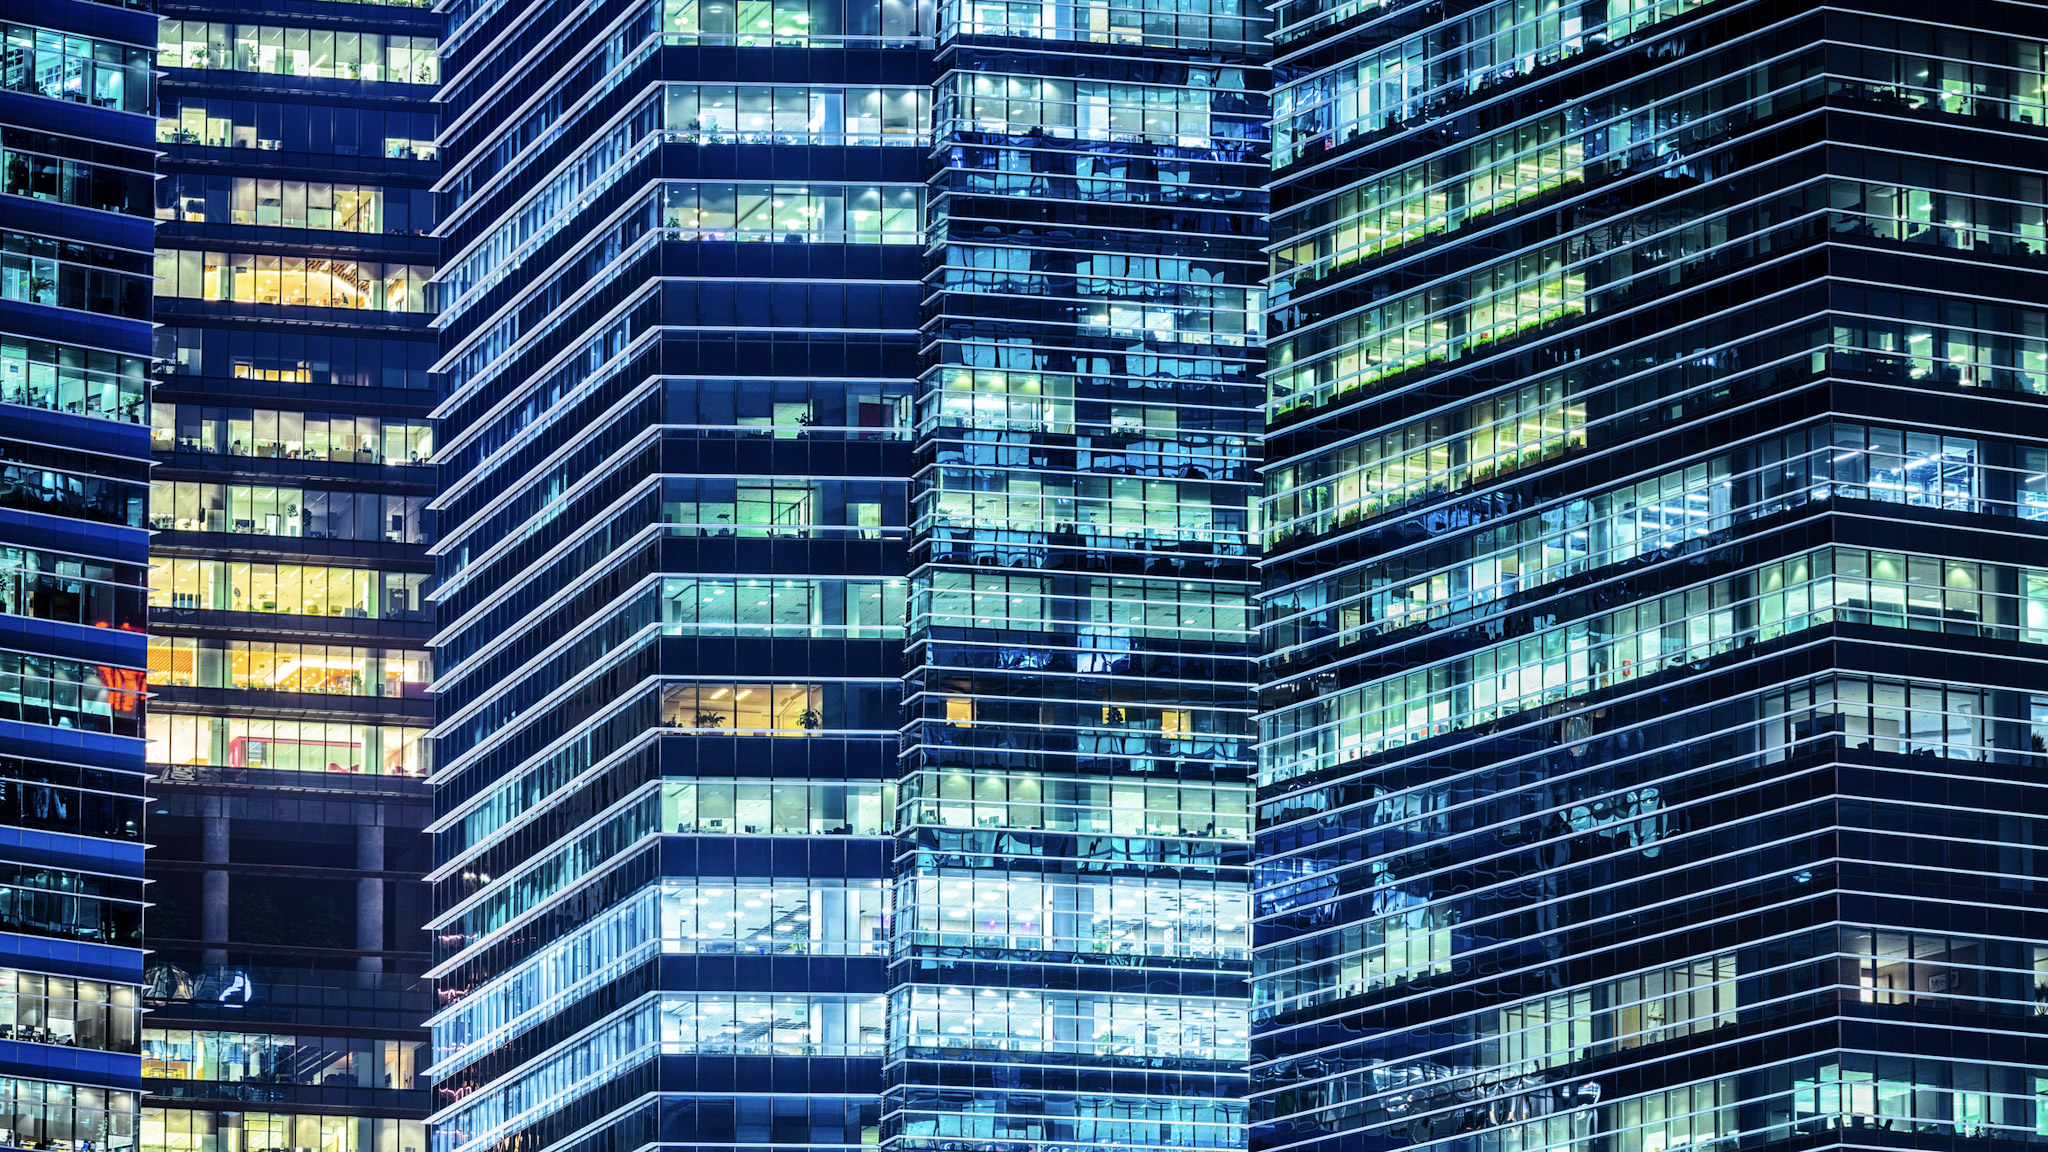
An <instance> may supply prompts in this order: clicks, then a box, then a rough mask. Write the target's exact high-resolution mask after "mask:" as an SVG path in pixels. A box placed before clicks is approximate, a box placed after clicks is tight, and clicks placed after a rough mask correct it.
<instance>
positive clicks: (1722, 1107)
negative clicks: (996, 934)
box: [1250, 0, 2048, 1152]
mask: <svg viewBox="0 0 2048 1152" xmlns="http://www.w3.org/2000/svg"><path fill="white" fill-rule="evenodd" d="M1276 14H1277V19H1278V34H1277V42H1276V57H1275V60H1276V62H1275V71H1276V78H1275V97H1274V104H1275V117H1274V140H1273V162H1274V165H1275V173H1274V184H1273V187H1272V195H1273V205H1272V212H1273V219H1272V236H1271V243H1272V250H1273V253H1274V257H1275V264H1274V277H1273V279H1272V281H1271V286H1270V296H1269V298H1268V301H1267V304H1268V308H1269V314H1268V320H1269V329H1270V334H1271V337H1272V341H1271V346H1270V361H1271V363H1270V370H1269V381H1270V385H1271V390H1272V399H1273V412H1272V426H1271V428H1270V432H1269V439H1268V445H1267V452H1268V464H1267V478H1268V484H1267V496H1266V502H1265V508H1266V516H1265V530H1266V532H1267V534H1268V539H1267V546H1268V561H1267V564H1268V582H1267V590H1266V593H1265V605H1266V611H1265V614H1264V623H1263V627H1264V643H1263V651H1264V659H1265V661H1266V666H1265V674H1266V681H1265V686H1264V689H1263V692H1264V696H1263V699H1262V716H1261V726H1262V728H1261V741H1262V743H1261V755H1260V766H1259V767H1260V778H1259V807H1260V818H1259V825H1258V832H1257V837H1258V854H1257V855H1258V863H1257V865H1256V867H1257V879H1256V886H1257V917H1258V941H1259V943H1258V946H1257V950H1256V951H1257V968H1258V976H1257V977H1256V979H1255V981H1254V987H1253V992H1254V1009H1253V1053H1252V1061H1253V1063H1252V1095H1251V1112H1252V1123H1253V1127H1252V1133H1251V1141H1250V1143H1251V1147H1252V1148H1253V1149H1255V1150H1257V1152H1281V1150H1284V1149H1317V1150H1329V1152H1336V1150H1364V1149H1387V1148H1395V1147H1403V1146H1417V1145H1430V1146H1433V1147H1437V1148H1445V1149H1451V1148H1455V1149H1459V1150H1467V1149H1469V1150H1481V1149H1485V1150H1494V1149H1499V1150H1503V1152H1505V1150H1511V1149H1529V1148H1538V1147H1543V1148H1548V1147H1559V1146H1563V1145H1566V1144H1568V1143H1569V1144H1572V1145H1574V1146H1584V1147H1593V1148H1604V1149H1612V1150H1613V1152H1657V1150H1660V1149H1670V1148H1673V1147H1679V1146H1690V1147H1695V1148H1697V1147H1702V1146H1715V1147H1723V1148H1726V1147H1734V1146H1737V1145H1740V1146H1742V1147H1745V1148H1749V1147H1759V1148H1760V1147H1766V1146H1770V1147H1794V1146H1811V1145H1814V1144H1821V1143H1829V1144H1833V1143H1859V1144H1868V1143H1886V1144H1891V1143H1897V1142H1899V1141H1913V1142H1914V1143H1915V1144H1916V1146H1921V1147H1956V1146H1961V1142H1962V1141H1965V1140H1973V1141H1974V1140H1985V1139H1989V1140H1994V1141H2022V1140H2025V1141H2032V1140H2037V1139H2039V1138H2040V1137H2039V1135H2038V1134H2039V1133H2040V1132H2042V1131H2044V1130H2048V1129H2044V1128H2043V1124H2044V1122H2048V1113H2044V1112H2043V1111H2042V1109H2043V1104H2042V1103H2041V1097H2040V1095H2039V1094H2040V1091H2041V1086H2042V1085H2043V1084H2044V1083H2048V1064H2044V1060H2048V1055H2044V1048H2043V1030H2042V1017H2041V1016H2040V1011H2041V1009H2040V1008H2039V1007H2038V1005H2039V1004H2040V1003H2041V997H2042V995H2043V992H2042V989H2043V988H2044V987H2048V983H2044V976H2043V973H2048V945H2044V944H2043V941H2048V919H2044V915H2048V913H2044V909H2043V906H2042V904H2041V901H2040V899H2039V896H2038V894H2036V893H2035V892H2034V879H2033V878H2034V875H2035V873H2036V871H2037V869H2036V867H2035V866H2034V864H2033V863H2031V862H2030V859H2029V858H2028V857H2027V855H2026V852H2025V850H2024V848H2023V847H2022V846H2023V845H2025V844H2029V843H2032V842H2034V841H2036V840H2038V839H2039V838H2040V837H2041V835H2042V832H2043V829H2042V827H2041V826H2040V814H2041V813H2042V812H2043V811H2044V804H2043V797H2042V794H2041V792H2040V790H2039V783H2040V770H2041V768H2042V766H2043V749H2044V746H2048V745H2044V740H2048V695H2044V694H2043V693H2044V690H2048V661H2044V659H2043V654H2044V650H2043V648H2042V647H2041V645H2042V644H2043V643H2044V642H2048V630H2044V625H2048V538H2044V533H2043V523H2044V519H2048V481H2044V480H2043V476H2044V474H2048V408H2044V406H2043V404H2042V397H2043V396H2044V395H2048V342H2044V337H2048V316H2044V309H2043V303H2042V302H2043V301H2044V300H2048V277H2044V269H2048V265H2044V257H2048V233H2044V230H2043V218H2042V211H2043V210H2042V190H2043V172H2044V169H2048V136H2044V128H2043V125H2044V124H2048V115H2044V113H2048V106H2044V102H2043V101H2044V91H2043V80H2044V75H2043V45H2042V40H2041V36H2042V25H2041V22H2040V10H2039V9H2038V8H2036V7H2032V6H2028V5H2022V4H2014V3H2000V2H1964V3H1959V4H1954V5H1947V6H1944V7H1943V8H1942V9H1941V10H1940V11H1939V12H1935V11H1932V10H1926V11H1915V12H1911V13H1908V12H1905V11H1904V10H1903V9H1899V8H1896V7H1894V6H1888V5H1875V4H1852V5H1849V6H1847V7H1840V6H1838V7H1831V8H1824V7H1822V6H1819V5H1814V4H1806V3H1798V2H1783V3H1781V2H1776V0H1706V2H1698V0H1682V2H1662V0H1660V2H1655V3H1628V4H1611V3H1605V2H1602V0H1573V2H1569V3H1565V4H1562V5H1547V6H1538V5H1534V4H1529V3H1524V2H1522V0H1499V2H1487V3H1469V4H1458V5H1444V6H1432V7H1417V6H1412V5H1393V6H1384V7H1373V6H1367V5H1359V4H1345V5H1321V4H1311V3H1301V4H1292V3H1290V4H1283V5H1281V6H1280V7H1279V8H1278V9H1277V10H1276Z"/></svg>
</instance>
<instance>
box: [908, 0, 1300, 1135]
mask: <svg viewBox="0 0 2048 1152" xmlns="http://www.w3.org/2000/svg"><path fill="white" fill-rule="evenodd" d="M937 32H938V38H939V52H938V58H937V63H936V66H935V87H934V107H935V115H934V130H935V132H936V134H937V140H936V141H935V148H934V151H933V175H932V182H931V196H932V201H931V206H930V215H931V219H932V226H931V232H930V241H929V244H930V257H929V259H930V265H929V268H928V270H927V273H926V279H925V293H926V299H927V311H926V317H925V326H924V343H925V349H924V351H925V362H924V364H923V371H924V375H923V377H922V380H921V383H920V387H919V423H918V436H919V439H918V455H917V460H916V467H917V485H916V488H915V490H914V492H915V495H914V503H913V525H914V542H913V546H912V554H911V559H912V563H913V564H914V565H915V567H914V568H913V571H912V583H911V588H912V593H911V614H910V637H909V639H910V648H909V652H908V658H907V660H906V667H907V669H908V678H907V680H906V683H905V707H904V740H903V757H902V771H903V779H902V784H901V788H902V800H903V806H902V810H901V811H902V821H903V824H902V828H901V833H900V838H899V841H898V843H897V846H896V886H895V893H894V920H893V922H892V931H891V938H892V940H893V951H892V955H891V968H890V976H891V988H892V991H891V1001H890V1010H891V1017H890V1029H889V1073H890V1076H889V1097H888V1108H887V1112H886V1114H885V1116H884V1123H883V1139H884V1144H885V1146H887V1147H890V1148H895V1149H904V1150H909V1149H934V1150H937V1149H954V1148H970V1147H971V1148H980V1147H988V1148H1005V1149H1032V1148H1041V1147H1045V1148H1054V1147H1057V1148H1076V1147H1114V1148H1148V1147H1183V1148H1185V1147H1218V1148H1231V1147H1237V1146H1238V1145H1239V1144H1240V1142H1241V1140H1242V1119H1243V1111H1242V1105H1241V1104H1240V1103H1239V1100H1238V1097H1239V1096H1240V1095H1241V1093H1242V1089H1243V1079H1242V1077H1243V1072H1242V1062H1243V1058H1244V1053H1245V1046H1246V1022H1245V1006H1246V1000H1245V996H1246V991H1245V983H1244V981H1245V977H1246V975H1247V974H1248V971H1249V965H1248V947H1247V943H1248V922H1249V917H1250V908H1249V901H1248V890H1247V881H1248V874H1247V872H1246V868H1245V866H1246V864H1247V852H1248V848H1249V844H1248V837H1249V831H1250V826H1249V816H1248V813H1247V802H1248V800H1249V798H1250V776H1251V769H1252V744H1251V739H1250V737H1251V724H1250V719H1251V716H1250V712H1251V709H1250V705H1251V683H1252V680H1253V677H1254V673H1255V662H1254V659H1253V656H1254V653H1253V649H1252V646H1251V641H1252V634H1251V631H1250V626H1249V622H1248V616H1247V609H1248V607H1249V602H1250V598H1251V593H1252V591H1253V590H1254V587H1255V584H1254V581H1255V576H1256V573H1255V570H1254V568H1253V562H1254V560H1255V558H1256V555H1255V551H1254V549H1255V547H1256V545H1255V541H1254V538H1253V537H1252V535H1251V512H1252V505H1253V503H1254V500H1255V498H1256V480H1257V476H1256V472H1255V468H1256V465H1257V446H1258V445H1257V441H1258V432H1259V420H1260V414H1259V405H1260V401H1261V400H1262V399H1263V396H1262V394H1261V392H1260V388H1259V380H1258V370H1259V367H1260V362H1259V359H1258V356H1259V352H1258V339H1257V337H1258V326H1259V297H1260V292H1259V281H1260V278H1261V276H1262V275H1263V271H1264V269H1263V261H1262V259H1261V254H1260V251H1259V237H1260V226H1261V220H1260V213H1261V210H1262V207H1263V202H1264V200H1263V196H1262V195H1261V194H1260V191H1259V186H1260V184H1261V182H1262V181H1263V179H1264V177H1265V165H1264V136H1265V131H1264V128H1265V125H1264V119H1265V108H1264V100H1263V88H1264V82H1265V74H1264V71H1263V69H1262V68H1260V67H1259V66H1258V64H1259V62H1260V60H1261V59H1262V57H1263V54H1264V47H1265V45H1264V42H1263V37H1264V33H1265V22H1264V19H1263V14H1262V13H1258V12H1257V11H1256V10H1254V9H1253V8H1252V7H1251V6H1246V5H1239V4H1237V3H1234V2H1232V0H1215V2H1213V3H1211V2H1197V3H1192V4H1190V3H1181V4H1170V5H1157V6H1147V7H1146V8H1144V9H1142V10H1141V9H1139V8H1137V7H1131V8H1123V7H1116V6H1112V5H1110V4H1107V3H1075V4H1068V3H1059V4H1046V5H1029V6H1020V5H1008V6H1002V5H987V4H962V3H952V2H947V3H942V4H941V5H940V7H939V10H938V27H937Z"/></svg>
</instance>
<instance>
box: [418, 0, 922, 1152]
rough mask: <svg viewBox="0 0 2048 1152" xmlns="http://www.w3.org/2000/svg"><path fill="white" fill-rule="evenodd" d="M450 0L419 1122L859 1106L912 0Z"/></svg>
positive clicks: (896, 389) (880, 986)
mask: <svg viewBox="0 0 2048 1152" xmlns="http://www.w3.org/2000/svg"><path fill="white" fill-rule="evenodd" d="M444 15H445V17H446V20H447V25H446V32H445V38H444V41H443V44H442V51H443V68H444V72H445V79H446V84H445V88H444V99H445V101H446V104H445V107H446V113H447V129H446V133H445V135H444V137H443V142H444V145H445V146H446V149H447V151H446V153H445V159H446V164H447V170H446V176H445V177H444V179H443V182H442V185H441V187H442V196H443V199H444V203H445V208H446V218H445V221H444V223H443V224H442V226H441V234H442V236H443V239H444V244H445V254H446V262H445V264H444V266H443V273H442V279H441V293H442V295H441V319H440V324H441V327H442V334H443V359H442V361H441V365H440V367H441V370H442V371H443V372H444V373H445V378H446V381H447V392H448V395H447V400H446V401H445V403H444V405H443V407H442V409H441V418H442V424H441V431H442V436H443V440H442V443H441V445H440V448H439V451H440V460H441V469H442V476H443V494H442V496H441V497H440V501H439V504H438V505H437V515H438V518H439V527H440V542H439V544H438V545H437V546H436V547H437V551H438V554H439V561H440V563H439V571H440V576H441V581H440V585H439V588H438V590H437V592H436V597H437V600H438V608H439V612H440V627H441V632H440V635H439V638H438V642H437V649H436V652H437V661H438V665H437V676H438V680H437V691H438V696H439V700H440V707H441V715H440V720H439V724H438V726H437V728H436V729H435V736H436V758H437V759H436V769H435V771H436V785H437V787H436V793H437V796H438V811H437V817H436V822H435V824H434V833H435V837H436V860H437V870H436V872H435V873H434V874H433V876H432V881H433V885H434V891H435V903H436V918H435V920H434V922H433V935H434V939H435V948H436V954H435V967H434V969H433V974H434V975H435V976H436V977H437V978H438V979H439V981H440V989H441V1007H440V1010H439V1012H438V1014H437V1015H436V1016H435V1017H434V1019H433V1032H434V1045H435V1048H434V1066H433V1076H434V1079H435V1082H436V1088H437V1091H438V1093H439V1098H438V1100H437V1104H438V1106H439V1109H440V1111H439V1112H438V1114H437V1117H436V1119H437V1127H436V1130H435V1135H434V1142H435V1147H436V1149H438V1150H442V1152H482V1150H484V1149H496V1150H509V1149H514V1148H519V1149H534V1150H538V1149H543V1148H561V1149H568V1148H577V1149H586V1148H587V1149H593V1150H596V1149H621V1150H624V1149H632V1148H639V1147H643V1146H646V1145H648V1144H651V1143H653V1142H656V1141H659V1142H661V1143H662V1144H664V1145H669V1146H678V1147H691V1146H701V1147H706V1148H733V1147H736V1146H737V1147H761V1146H766V1145H778V1146H801V1147H812V1148H858V1147H860V1146H863V1145H870V1144H873V1143H874V1142H875V1140H876V1135H877V1132H878V1130H879V1126H880V1116H881V1094H880V1090H881V1080H882V1076H881V1067H882V1055H883V1043H882V1037H883V1029H884V1024H885V1019H886V1007H885V1006H886V999H885V997H886V991H887V988H886V975H885V970H884V966H883V959H882V958H883V952H884V948H885V946H886V943H887V941H886V939H885V936H884V925H885V923H886V916H887V906H886V903H885V900H886V893H887V883H888V880H889V876H890V868H891V860H892V853H891V850H890V849H891V841H890V839H889V835H890V832H891V830H892V828H893V826H894V819H895V808H896V802H895V794H896V787H895V784H896V749H897V727H898V722H899V721H898V714H899V709H898V700H899V699H900V689H899V677H900V676H901V673H902V666H903V665H902V648H903V641H902V636H903V616H904V604H905V590H906V582H905V573H906V572H907V570H908V558H907V551H906V550H907V547H908V523H909V521H908V508H907V501H908V489H909V485H910V475H911V448H912V444H911V427H912V411H913V394H914V391H915V387H916V381H917V375H918V358H917V349H918V336H917V329H918V317H919V308H918V301H919V291H920V289H919V279H920V276H921V274H922V271H923V247H922V245H923V240H924V211H925V209H924V203H925V197H924V168H925V162H926V150H927V149H926V146H927V144H928V139H929V137H928V129H927V128H926V127H925V125H926V122H927V119H928V116H929V110H930V102H929V101H930V98H929V95H928V89H927V82H928V72H927V69H928V67H929V60H930V53H929V51H928V47H927V33H926V30H927V29H928V27H929V25H930V16H929V14H928V13H926V12H924V11H921V10H919V9H918V8H917V7H915V6H914V5H912V4H907V3H902V2H900V0H810V2H809V3H802V2H794V3H793V2H790V0H777V2H775V3H773V4H771V3H769V2H768V0H740V2H738V3H735V2H734V0H652V2H649V0H635V2H632V3H605V4H586V3H582V2H580V0H579V2H574V3H571V2H564V0H543V3H541V4H539V5H538V6H529V5H525V4H505V3H500V2H498V0H457V2H456V3H454V4H451V5H448V6H446V7H445V9H444ZM507 76H519V77H523V78H524V80H523V82H521V83H517V84H507V83H505V82H504V78H505V77H507Z"/></svg>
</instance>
